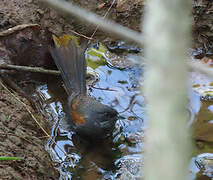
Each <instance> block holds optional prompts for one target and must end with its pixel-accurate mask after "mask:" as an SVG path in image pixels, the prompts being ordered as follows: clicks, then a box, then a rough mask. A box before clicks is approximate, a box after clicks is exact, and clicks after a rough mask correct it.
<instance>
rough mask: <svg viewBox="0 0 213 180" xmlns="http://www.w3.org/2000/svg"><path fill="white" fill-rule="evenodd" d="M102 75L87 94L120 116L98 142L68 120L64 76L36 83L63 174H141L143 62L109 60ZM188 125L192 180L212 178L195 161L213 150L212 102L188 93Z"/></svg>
mask: <svg viewBox="0 0 213 180" xmlns="http://www.w3.org/2000/svg"><path fill="white" fill-rule="evenodd" d="M95 72H96V73H97V77H98V80H96V81H89V82H88V84H87V90H88V94H89V95H90V96H92V97H94V98H96V99H98V100H99V101H101V102H102V103H103V104H107V105H109V106H112V107H114V108H115V109H116V110H117V111H118V112H119V115H120V117H119V119H118V120H117V123H116V127H115V129H114V131H113V134H112V137H111V138H108V139H106V140H105V141H103V143H102V144H101V145H100V144H99V145H94V144H93V145H91V144H89V143H88V142H87V141H85V140H83V139H80V138H79V137H77V136H76V135H75V132H73V131H71V130H70V128H69V124H67V122H65V121H64V119H65V114H64V109H65V108H66V99H67V95H66V93H65V91H64V90H63V86H62V82H61V79H60V78H59V79H52V78H50V79H49V81H48V82H47V83H45V84H40V85H38V86H37V90H36V93H35V94H34V95H35V96H37V97H39V98H40V100H41V101H40V102H41V103H40V110H41V112H42V113H43V114H44V115H45V116H46V117H47V119H48V121H49V124H50V134H51V137H52V138H51V139H49V140H48V141H47V144H46V150H47V151H48V152H49V153H50V156H51V157H52V160H53V161H54V162H55V164H56V167H57V168H58V170H59V171H60V179H86V180H90V179H91V180H93V179H125V178H124V177H122V174H124V175H125V177H126V178H127V177H128V178H129V179H137V178H138V177H140V173H141V172H140V171H139V169H140V167H141V164H142V162H143V160H142V158H143V157H142V155H141V152H142V154H143V145H144V144H143V134H144V130H145V124H146V116H145V113H144V112H145V106H144V97H143V96H142V95H140V92H139V89H140V87H141V86H143V81H140V76H141V75H143V67H138V66H131V67H128V68H125V69H123V70H120V69H118V68H113V67H111V66H108V65H102V66H99V67H98V68H96V69H95ZM188 99H189V106H188V110H189V114H190V118H189V119H190V121H189V125H190V126H193V128H194V129H195V131H194V134H193V137H194V138H195V139H196V141H195V152H194V153H193V156H192V159H191V162H190V165H189V173H190V179H191V180H198V179H202V180H204V179H205V180H206V179H210V177H211V176H210V175H208V176H206V175H203V172H201V171H200V169H199V168H198V166H197V165H196V163H195V160H196V158H197V156H198V155H200V154H203V153H211V152H213V144H212V143H211V142H212V141H213V131H212V129H211V127H212V128H213V123H212V121H213V108H212V106H213V103H212V102H208V101H201V100H200V95H198V94H197V93H195V92H194V91H193V90H190V92H189V97H188Z"/></svg>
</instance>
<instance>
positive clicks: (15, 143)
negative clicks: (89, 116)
mask: <svg viewBox="0 0 213 180" xmlns="http://www.w3.org/2000/svg"><path fill="white" fill-rule="evenodd" d="M73 2H74V3H77V4H79V5H80V6H81V7H84V8H86V9H87V10H91V11H93V12H95V13H97V14H99V15H101V16H103V15H104V14H105V13H106V11H107V10H108V8H109V7H110V6H111V3H112V0H107V1H106V0H82V1H79V0H73ZM143 7H144V0H122V1H121V0H118V1H115V4H114V5H113V6H112V8H111V10H110V12H109V14H108V18H110V19H113V20H114V21H116V22H118V23H120V24H122V25H124V26H127V27H129V28H132V29H134V30H137V31H139V30H140V20H141V14H142V13H143V9H144V8H143ZM0 9H1V11H0V31H2V30H6V29H8V28H11V27H13V26H16V25H19V24H28V23H38V24H40V25H41V27H43V28H47V29H48V30H50V31H51V32H53V33H56V34H57V35H61V34H64V33H66V34H70V33H72V30H75V31H77V32H78V33H82V34H84V35H86V36H91V34H92V33H93V31H94V27H92V26H91V25H89V24H87V23H82V22H79V21H78V20H77V19H76V18H74V17H73V18H72V19H65V18H63V17H62V16H60V15H59V14H58V13H57V12H56V11H55V10H51V9H49V8H46V7H44V6H42V5H41V4H39V3H38V0H22V1H20V0H2V1H0ZM193 20H194V21H193V22H192V24H193V32H194V40H195V42H196V45H198V46H203V47H204V48H210V47H212V46H213V30H212V27H213V3H212V2H211V0H194V3H193ZM104 35H105V34H104ZM104 35H103V33H102V32H98V33H97V34H96V36H98V38H99V39H100V37H104ZM104 38H106V37H104ZM19 98H20V99H21V100H23V101H24V102H25V103H26V104H29V103H28V102H27V101H26V99H24V98H23V97H20V96H19ZM31 110H32V109H31ZM32 112H33V113H35V112H34V111H33V110H32ZM37 116H38V119H40V120H41V121H42V122H45V119H44V118H43V117H42V116H41V115H39V114H37ZM42 136H44V134H43V133H42V132H41V130H40V129H39V127H38V126H37V125H36V123H35V122H34V121H33V119H32V118H31V117H30V115H29V113H28V112H27V111H26V109H25V107H23V105H21V104H20V103H18V102H17V101H16V100H15V99H14V98H13V97H11V95H10V94H8V92H7V91H5V90H4V89H3V88H2V87H1V86H0V139H1V140H0V152H1V154H0V156H21V157H24V159H23V160H19V161H1V162H0V167H1V168H0V179H56V178H57V177H58V173H57V171H56V170H55V169H54V166H53V164H52V162H51V160H50V157H49V156H48V154H47V152H46V151H45V149H44V140H43V139H42V138H39V137H42Z"/></svg>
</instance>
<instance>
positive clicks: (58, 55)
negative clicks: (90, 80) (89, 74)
mask: <svg viewBox="0 0 213 180" xmlns="http://www.w3.org/2000/svg"><path fill="white" fill-rule="evenodd" d="M85 49H86V48H81V47H77V46H76V44H75V43H74V42H73V41H70V42H69V43H68V45H67V46H57V45H56V47H55V48H51V49H50V52H51V55H52V57H53V59H54V61H55V64H56V66H57V67H58V69H59V71H60V72H61V76H62V78H63V81H64V84H65V88H66V91H67V93H68V95H69V96H70V95H72V94H73V93H80V94H83V95H85V94H86V61H85V54H84V52H85Z"/></svg>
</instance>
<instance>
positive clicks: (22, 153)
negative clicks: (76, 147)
mask: <svg viewBox="0 0 213 180" xmlns="http://www.w3.org/2000/svg"><path fill="white" fill-rule="evenodd" d="M16 96H17V97H18V98H19V99H20V100H21V101H23V102H24V103H25V104H26V105H27V106H29V102H28V101H27V100H26V99H25V98H23V97H20V96H18V95H17V94H16ZM29 108H30V106H29ZM30 111H31V112H32V113H33V114H34V115H35V116H36V119H37V120H39V123H40V124H44V123H43V122H45V120H44V118H43V117H42V116H41V115H39V114H35V112H34V110H33V109H32V108H30ZM44 139H45V138H44V133H43V132H42V131H41V130H40V128H39V127H38V126H37V124H36V123H35V121H34V120H33V119H32V117H31V116H30V114H29V112H28V111H27V110H26V108H25V107H24V106H23V105H22V104H21V103H20V102H18V101H17V100H16V99H15V98H14V97H13V96H12V95H11V94H10V93H9V92H8V91H7V90H5V89H4V88H3V87H2V86H1V85H0V152H1V153H0V156H10V157H23V159H22V160H18V161H0V167H1V168H0V179H2V180H3V179H20V180H22V179H56V177H58V172H57V171H56V170H55V169H54V166H53V163H52V161H51V160H50V157H49V155H48V153H47V152H46V151H45V150H44Z"/></svg>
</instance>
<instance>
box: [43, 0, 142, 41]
mask: <svg viewBox="0 0 213 180" xmlns="http://www.w3.org/2000/svg"><path fill="white" fill-rule="evenodd" d="M39 1H40V2H43V3H45V4H47V5H48V6H50V7H52V8H54V9H56V10H58V11H61V12H62V13H66V14H67V15H69V16H73V15H74V16H76V17H77V18H79V19H81V20H82V21H86V22H89V23H91V24H93V25H95V26H99V27H100V28H101V29H102V30H104V31H107V32H109V33H111V34H114V35H116V36H119V37H122V38H125V39H126V40H129V41H134V42H137V43H138V44H142V40H143V38H142V35H141V33H139V32H136V31H134V30H131V29H129V28H126V27H124V26H121V25H119V24H117V23H115V22H112V21H110V20H106V19H103V18H102V17H100V16H98V15H96V14H94V13H91V12H89V11H87V10H84V9H82V8H79V7H78V6H75V5H73V4H72V3H71V2H66V1H64V0H60V1H59V0H39ZM138 37H140V38H138Z"/></svg>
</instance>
